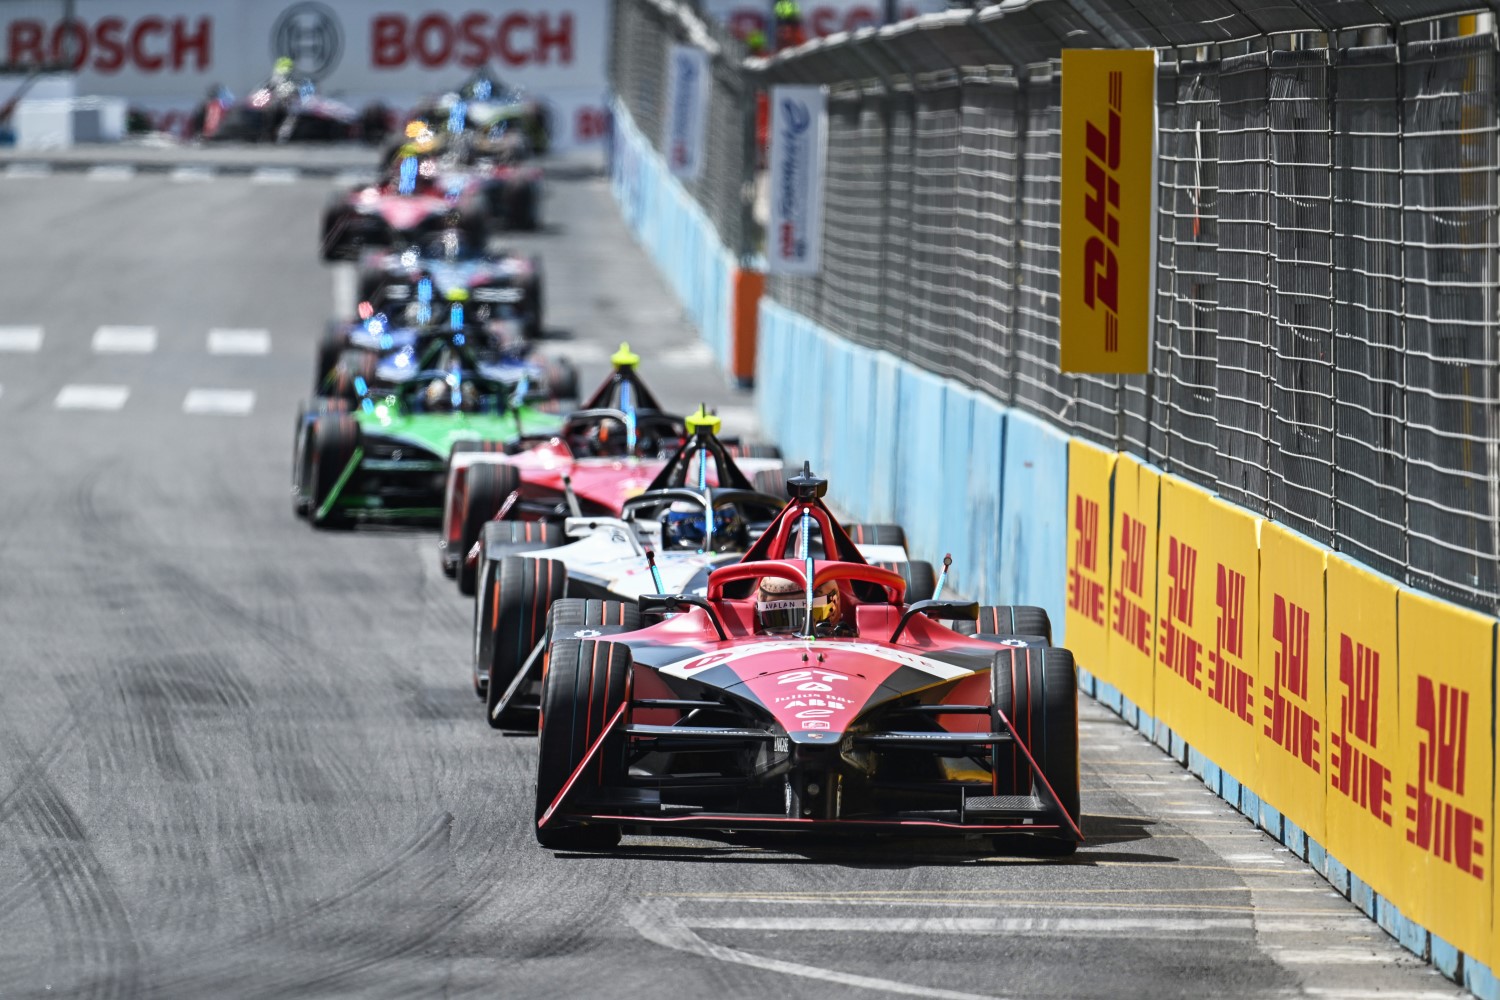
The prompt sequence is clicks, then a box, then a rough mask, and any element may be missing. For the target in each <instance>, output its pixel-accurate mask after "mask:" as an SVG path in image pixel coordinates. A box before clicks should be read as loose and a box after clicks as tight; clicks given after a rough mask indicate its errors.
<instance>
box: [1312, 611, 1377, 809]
mask: <svg viewBox="0 0 1500 1000" xmlns="http://www.w3.org/2000/svg"><path fill="white" fill-rule="evenodd" d="M1339 684H1340V685H1341V686H1342V687H1343V689H1344V691H1343V694H1342V695H1340V696H1339V723H1338V726H1339V727H1338V729H1337V731H1335V732H1333V733H1332V734H1330V736H1329V738H1328V770H1329V775H1328V783H1329V785H1330V786H1332V788H1333V790H1334V791H1336V792H1338V793H1339V794H1340V795H1343V796H1344V797H1345V798H1347V799H1349V800H1350V801H1351V802H1353V803H1354V804H1355V805H1357V806H1359V807H1360V808H1361V809H1364V810H1366V811H1367V812H1369V813H1370V815H1371V816H1374V817H1375V818H1376V819H1378V820H1380V822H1382V823H1384V824H1385V825H1386V826H1390V825H1391V820H1392V817H1391V786H1392V784H1393V782H1392V780H1391V769H1390V768H1389V767H1387V766H1386V765H1385V764H1384V763H1382V762H1381V761H1380V759H1379V757H1378V756H1377V755H1378V754H1379V753H1380V651H1379V650H1376V649H1372V648H1370V647H1369V646H1366V645H1365V644H1364V643H1361V642H1355V641H1354V640H1353V639H1351V638H1350V637H1349V636H1348V635H1344V634H1341V635H1340V636H1339Z"/></svg>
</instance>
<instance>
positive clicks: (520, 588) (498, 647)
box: [474, 556, 568, 729]
mask: <svg viewBox="0 0 1500 1000" xmlns="http://www.w3.org/2000/svg"><path fill="white" fill-rule="evenodd" d="M480 572H481V573H482V574H483V576H482V577H481V578H480V589H479V594H478V597H477V599H476V601H475V605H474V688H475V690H476V691H477V690H479V689H480V686H481V685H484V693H485V699H484V703H485V715H484V717H485V719H486V720H487V721H488V722H489V724H490V727H491V728H493V729H514V728H516V727H517V723H518V721H519V720H520V719H521V716H522V713H520V712H518V711H516V710H515V709H514V708H512V707H509V706H507V707H506V710H505V711H503V712H497V711H496V710H497V709H498V708H500V702H501V699H502V698H503V697H504V696H505V693H506V692H507V691H508V690H509V689H510V687H511V684H512V683H513V682H514V681H515V680H516V676H517V675H518V674H519V673H520V672H521V669H522V668H523V667H526V666H527V662H528V661H530V668H529V670H528V679H526V680H523V681H522V682H521V683H522V684H529V683H530V678H539V677H540V676H541V673H542V657H541V656H537V657H534V658H533V657H532V655H531V654H532V652H533V651H534V650H535V649H536V646H537V644H538V643H540V642H541V641H542V640H543V639H545V638H546V635H547V611H548V609H549V608H551V607H552V604H553V602H554V601H556V600H557V599H558V598H560V597H562V596H563V594H564V592H565V591H566V590H567V586H568V570H567V567H566V566H564V565H563V564H562V563H561V562H559V561H557V560H556V559H527V558H525V557H523V556H506V557H505V558H503V559H501V560H499V561H498V562H491V561H488V560H486V561H485V564H483V565H481V566H480Z"/></svg>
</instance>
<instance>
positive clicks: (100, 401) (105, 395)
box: [52, 385, 130, 410]
mask: <svg viewBox="0 0 1500 1000" xmlns="http://www.w3.org/2000/svg"><path fill="white" fill-rule="evenodd" d="M129 398H130V389H128V388H127V387H125V386H123V385H65V386H63V387H62V391H61V392H59V393H58V394H57V399H55V400H53V403H52V405H53V406H56V407H57V408H58V409H59V410H118V409H119V408H120V407H122V406H124V405H125V400H127V399H129Z"/></svg>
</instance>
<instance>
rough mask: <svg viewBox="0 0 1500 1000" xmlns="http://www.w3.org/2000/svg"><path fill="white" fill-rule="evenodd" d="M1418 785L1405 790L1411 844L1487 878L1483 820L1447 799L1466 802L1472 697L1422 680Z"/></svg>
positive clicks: (1419, 684)
mask: <svg viewBox="0 0 1500 1000" xmlns="http://www.w3.org/2000/svg"><path fill="white" fill-rule="evenodd" d="M1416 716H1417V730H1418V733H1419V736H1418V746H1417V783H1416V784H1415V785H1412V784H1408V785H1407V786H1406V800H1407V806H1406V839H1407V842H1408V843H1412V844H1415V845H1417V846H1418V847H1420V848H1421V849H1422V850H1424V851H1426V852H1428V853H1429V854H1431V855H1432V856H1433V857H1435V858H1439V859H1441V860H1442V861H1445V862H1447V863H1448V864H1451V865H1453V866H1454V867H1455V868H1457V869H1458V870H1459V871H1461V872H1464V873H1466V874H1469V875H1472V876H1474V877H1475V878H1477V879H1483V878H1484V866H1483V864H1482V863H1481V862H1482V860H1483V858H1484V836H1483V835H1484V820H1483V819H1482V818H1480V817H1478V816H1476V815H1474V814H1473V813H1471V812H1469V811H1468V810H1467V809H1465V808H1464V807H1463V805H1462V804H1461V803H1459V802H1452V801H1448V800H1447V799H1446V798H1445V796H1446V795H1451V796H1454V797H1458V796H1462V795H1463V793H1464V784H1465V779H1466V777H1467V775H1466V774H1465V771H1466V770H1467V766H1466V765H1467V751H1468V736H1469V692H1468V691H1465V690H1463V689H1462V688H1458V687H1454V686H1453V685H1451V684H1444V683H1441V682H1434V681H1433V679H1432V678H1430V677H1424V676H1420V675H1419V676H1418V677H1417V704H1416Z"/></svg>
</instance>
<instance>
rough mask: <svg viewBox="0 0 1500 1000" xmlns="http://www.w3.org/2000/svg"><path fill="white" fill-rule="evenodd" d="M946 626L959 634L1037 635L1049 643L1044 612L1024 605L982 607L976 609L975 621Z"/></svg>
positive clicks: (1049, 623) (1049, 625) (1049, 624)
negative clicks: (977, 614)
mask: <svg viewBox="0 0 1500 1000" xmlns="http://www.w3.org/2000/svg"><path fill="white" fill-rule="evenodd" d="M949 627H950V628H951V629H953V631H955V632H959V633H962V634H963V635H1040V636H1046V638H1047V644H1048V645H1051V644H1052V619H1051V618H1050V617H1049V616H1048V614H1047V609H1046V608H1036V607H1031V606H1030V605H1026V604H986V605H984V606H982V607H981V608H980V609H979V619H978V621H972V622H970V621H955V622H950V623H949Z"/></svg>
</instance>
